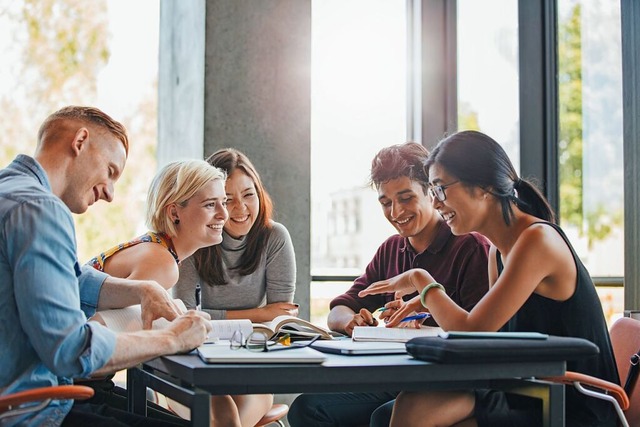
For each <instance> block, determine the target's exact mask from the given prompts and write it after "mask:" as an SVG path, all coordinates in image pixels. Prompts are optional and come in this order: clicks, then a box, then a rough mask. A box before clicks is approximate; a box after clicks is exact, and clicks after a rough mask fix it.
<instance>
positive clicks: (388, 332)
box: [353, 326, 442, 343]
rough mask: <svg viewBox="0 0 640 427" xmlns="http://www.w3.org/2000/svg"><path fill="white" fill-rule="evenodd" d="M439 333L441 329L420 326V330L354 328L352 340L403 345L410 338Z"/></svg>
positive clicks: (431, 335)
mask: <svg viewBox="0 0 640 427" xmlns="http://www.w3.org/2000/svg"><path fill="white" fill-rule="evenodd" d="M439 332H442V329H441V328H438V327H435V326H422V327H421V328H420V329H414V328H385V327H384V326H378V327H371V326H356V327H354V328H353V340H354V341H373V342H402V343H405V342H407V341H409V340H410V339H411V338H416V337H435V336H438V333H439Z"/></svg>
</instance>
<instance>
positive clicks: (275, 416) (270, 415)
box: [256, 403, 289, 427]
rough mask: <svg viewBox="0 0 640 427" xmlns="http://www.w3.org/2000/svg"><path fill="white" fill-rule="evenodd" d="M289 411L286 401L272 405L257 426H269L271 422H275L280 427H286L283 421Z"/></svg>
mask: <svg viewBox="0 0 640 427" xmlns="http://www.w3.org/2000/svg"><path fill="white" fill-rule="evenodd" d="M287 413H289V406H288V405H285V404H284V403H275V404H273V405H272V406H271V409H269V411H267V413H266V414H264V416H263V417H262V418H261V419H260V421H258V424H256V427H262V426H267V425H269V424H272V423H275V424H277V425H279V426H280V427H284V423H283V422H282V418H284V416H285V415H287Z"/></svg>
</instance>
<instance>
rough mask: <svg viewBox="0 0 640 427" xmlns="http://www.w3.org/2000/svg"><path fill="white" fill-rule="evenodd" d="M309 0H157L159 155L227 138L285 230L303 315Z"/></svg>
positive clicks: (185, 152) (202, 149)
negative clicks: (254, 172)
mask: <svg viewBox="0 0 640 427" xmlns="http://www.w3.org/2000/svg"><path fill="white" fill-rule="evenodd" d="M310 71H311V1H310V0H260V1H255V0H210V1H204V0H190V1H179V0H162V2H161V9H160V81H159V100H158V103H159V114H158V115H159V119H158V120H159V141H158V145H159V146H158V162H159V164H164V163H166V162H168V161H170V160H172V159H175V158H177V157H198V158H202V157H203V156H204V157H206V156H208V155H209V154H211V153H212V152H214V151H215V150H217V149H219V148H224V147H235V148H237V149H239V150H241V151H243V152H244V153H246V154H247V155H248V156H249V158H250V159H251V160H252V161H253V163H254V164H255V165H256V168H257V169H258V171H259V172H260V175H261V176H262V179H263V181H264V183H265V187H266V188H267V190H268V191H269V193H270V194H271V196H272V198H273V201H274V205H275V211H276V220H277V221H279V222H281V223H283V224H284V225H285V226H286V227H287V228H288V229H289V232H290V233H291V237H292V239H293V244H294V247H295V250H296V264H297V270H298V276H297V290H296V298H295V301H296V302H298V303H299V304H300V305H301V317H304V318H307V319H308V318H309V284H310V277H311V275H310V267H309V261H310V253H309V248H310V195H309V191H310V176H311V171H310V139H311V126H310V120H311V87H310V86H311V76H310Z"/></svg>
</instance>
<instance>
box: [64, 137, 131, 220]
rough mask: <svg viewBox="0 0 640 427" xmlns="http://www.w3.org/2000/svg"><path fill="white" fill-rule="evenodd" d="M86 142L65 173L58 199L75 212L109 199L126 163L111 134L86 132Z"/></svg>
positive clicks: (118, 145)
mask: <svg viewBox="0 0 640 427" xmlns="http://www.w3.org/2000/svg"><path fill="white" fill-rule="evenodd" d="M87 132H88V133H87V138H86V141H85V142H84V143H83V144H82V148H81V149H79V151H78V155H77V157H75V158H74V160H73V164H72V166H71V167H70V170H69V171H68V172H67V184H66V185H65V187H64V189H63V190H62V192H61V194H60V199H62V201H63V202H64V203H65V204H66V205H67V206H68V207H69V210H71V212H73V213H75V214H81V213H84V212H86V210H87V209H88V208H89V206H91V205H93V204H94V203H96V202H97V201H98V200H101V199H102V200H106V201H107V202H111V201H112V200H113V197H114V185H115V183H116V181H117V180H118V178H120V175H121V174H122V171H123V169H124V165H125V163H126V159H127V154H126V151H125V148H124V145H123V144H122V142H121V141H120V140H119V139H118V138H116V137H115V136H113V135H111V134H109V133H107V132H100V131H90V130H88V131H87Z"/></svg>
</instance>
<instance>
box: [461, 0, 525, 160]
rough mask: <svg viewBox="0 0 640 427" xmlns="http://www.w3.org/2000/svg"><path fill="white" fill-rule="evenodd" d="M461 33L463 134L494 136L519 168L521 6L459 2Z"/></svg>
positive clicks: (503, 1) (509, 1)
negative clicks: (472, 133)
mask: <svg viewBox="0 0 640 427" xmlns="http://www.w3.org/2000/svg"><path fill="white" fill-rule="evenodd" d="M479 17H482V18H479ZM457 28H458V129H459V130H467V129H472V130H479V131H482V132H484V133H486V134H487V135H489V136H491V137H492V138H494V139H495V140H496V141H497V142H498V143H500V144H501V145H502V146H503V148H504V149H505V150H506V151H507V154H508V155H509V157H510V158H511V161H512V162H513V163H514V166H515V167H516V169H519V164H520V147H519V145H520V136H519V135H520V126H519V121H520V118H519V115H520V114H519V105H518V104H519V96H518V93H519V88H518V83H519V82H518V2H515V1H513V0H483V1H477V0H458V25H457Z"/></svg>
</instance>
